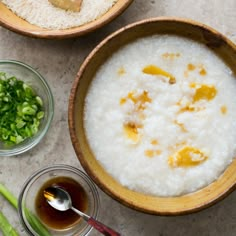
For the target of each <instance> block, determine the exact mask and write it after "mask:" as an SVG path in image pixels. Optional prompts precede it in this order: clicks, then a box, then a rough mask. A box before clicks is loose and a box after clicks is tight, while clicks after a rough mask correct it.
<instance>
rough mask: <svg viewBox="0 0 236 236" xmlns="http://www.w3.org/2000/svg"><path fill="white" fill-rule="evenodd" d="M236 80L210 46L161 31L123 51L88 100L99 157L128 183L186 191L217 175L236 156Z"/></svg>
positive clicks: (90, 132)
mask: <svg viewBox="0 0 236 236" xmlns="http://www.w3.org/2000/svg"><path fill="white" fill-rule="evenodd" d="M235 91H236V80H235V77H234V75H233V73H232V71H231V70H230V68H229V67H227V66H226V64H224V62H223V61H222V60H221V59H219V58H218V57H217V56H216V55H215V54H214V53H213V52H212V51H211V50H209V49H208V48H207V47H206V46H205V45H202V44H200V43H198V42H195V41H192V40H190V39H187V38H183V37H179V36H174V35H155V36H150V37H146V38H142V39H139V40H136V41H135V42H132V43H130V44H129V45H127V46H125V47H123V48H121V49H119V50H118V51H117V52H116V53H115V54H113V56H112V57H111V58H109V59H108V60H107V61H106V62H105V63H104V65H103V66H102V67H101V68H100V69H99V71H98V72H97V74H96V76H95V78H94V79H93V82H92V84H91V85H90V88H89V91H88V94H87V96H86V100H85V111H84V126H85V131H86V136H87V139H88V142H89V144H90V147H91V149H92V151H93V153H94V156H95V157H96V158H97V160H99V162H100V163H101V165H102V166H103V167H104V168H105V169H106V170H107V172H108V173H109V174H111V175H112V176H113V177H114V178H115V179H116V180H117V181H118V182H120V183H121V184H122V185H123V186H126V187H127V188H129V189H131V190H134V191H138V192H142V193H146V194H151V195H155V196H178V195H182V194H186V193H190V192H193V191H196V190H198V189H200V188H202V187H204V186H206V185H208V184H209V183H211V182H213V181H214V180H216V179H217V178H218V177H219V176H220V175H221V174H222V172H223V171H224V170H225V168H226V167H227V166H228V165H229V164H230V163H231V162H232V159H233V157H234V156H235V154H236V142H235V141H236V122H235V117H236V96H235Z"/></svg>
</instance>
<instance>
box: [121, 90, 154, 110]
mask: <svg viewBox="0 0 236 236" xmlns="http://www.w3.org/2000/svg"><path fill="white" fill-rule="evenodd" d="M127 100H131V101H132V102H133V103H134V104H135V105H136V106H137V108H138V110H144V108H145V104H146V103H150V102H152V99H151V98H150V97H149V96H148V92H147V91H143V93H141V94H139V95H138V96H136V95H135V93H134V92H130V93H129V94H128V95H127V97H125V98H121V99H120V105H123V104H124V103H126V101H127Z"/></svg>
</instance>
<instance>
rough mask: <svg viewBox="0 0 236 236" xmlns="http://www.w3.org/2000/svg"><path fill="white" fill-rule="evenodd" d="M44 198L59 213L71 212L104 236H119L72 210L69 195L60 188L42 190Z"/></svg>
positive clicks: (90, 218)
mask: <svg viewBox="0 0 236 236" xmlns="http://www.w3.org/2000/svg"><path fill="white" fill-rule="evenodd" d="M44 197H45V198H46V200H47V202H48V203H49V205H50V206H52V207H53V208H55V209H57V210H59V211H66V210H69V209H71V210H73V211H74V212H75V213H77V214H78V215H79V216H80V217H82V218H83V219H84V220H85V221H87V223H88V224H90V225H92V226H93V227H94V228H95V229H97V230H98V231H99V232H100V233H102V234H103V235H106V236H119V235H120V234H119V233H117V232H116V231H114V230H113V229H111V228H109V227H107V226H106V225H104V224H103V223H101V222H99V221H97V220H96V219H94V218H93V217H91V216H88V215H86V214H85V213H83V212H82V211H80V210H78V209H76V208H74V207H73V206H72V200H71V197H70V194H69V193H68V192H67V191H66V190H64V189H63V188H61V187H57V186H52V187H49V188H46V189H45V190H44Z"/></svg>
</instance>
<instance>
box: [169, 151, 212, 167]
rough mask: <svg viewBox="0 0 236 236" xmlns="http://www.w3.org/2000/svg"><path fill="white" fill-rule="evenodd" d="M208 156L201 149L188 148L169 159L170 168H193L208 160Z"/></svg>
mask: <svg viewBox="0 0 236 236" xmlns="http://www.w3.org/2000/svg"><path fill="white" fill-rule="evenodd" d="M207 158H208V157H207V156H206V155H205V154H204V153H203V152H202V151H201V150H199V149H197V148H194V147H189V146H186V147H184V148H182V149H180V150H179V151H178V152H176V153H175V154H174V155H172V156H170V157H169V158H168V164H169V166H171V167H173V168H175V167H193V166H197V165H200V164H201V163H203V162H204V161H206V160H207Z"/></svg>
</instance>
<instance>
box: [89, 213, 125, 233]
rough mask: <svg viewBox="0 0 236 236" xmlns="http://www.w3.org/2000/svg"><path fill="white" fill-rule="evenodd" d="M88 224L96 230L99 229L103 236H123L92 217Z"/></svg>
mask: <svg viewBox="0 0 236 236" xmlns="http://www.w3.org/2000/svg"><path fill="white" fill-rule="evenodd" d="M87 222H88V224H90V225H92V226H93V227H94V228H95V229H97V230H98V231H99V232H100V233H102V234H103V235H106V236H121V234H119V233H117V232H116V231H114V230H113V229H111V228H109V227H107V226H106V225H104V224H102V223H101V222H99V221H97V220H95V219H94V218H92V217H90V218H89V220H88V221H87Z"/></svg>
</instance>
